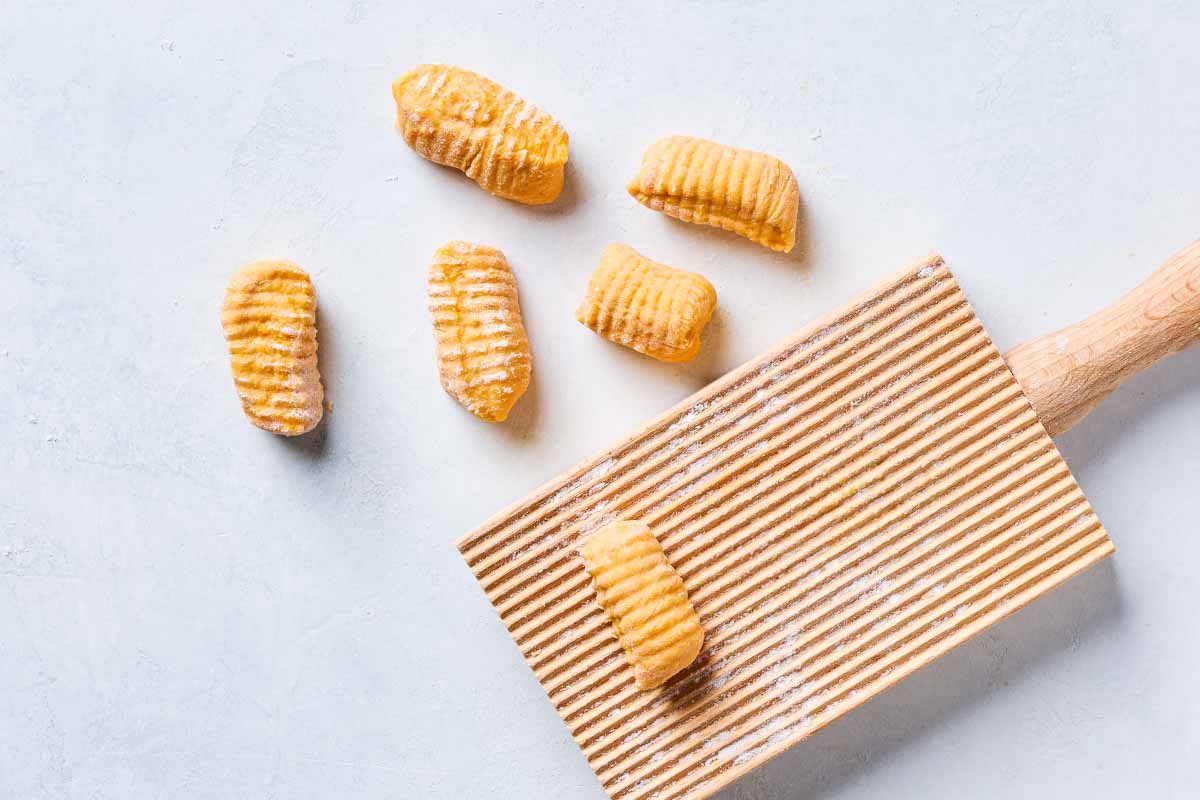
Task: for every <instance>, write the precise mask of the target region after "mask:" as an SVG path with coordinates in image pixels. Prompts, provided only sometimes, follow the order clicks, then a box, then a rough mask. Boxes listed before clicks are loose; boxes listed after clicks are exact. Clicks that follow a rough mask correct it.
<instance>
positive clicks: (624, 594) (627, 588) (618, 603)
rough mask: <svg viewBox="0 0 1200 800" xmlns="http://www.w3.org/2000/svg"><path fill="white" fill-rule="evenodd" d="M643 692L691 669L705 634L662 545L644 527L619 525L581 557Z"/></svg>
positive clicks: (594, 538) (604, 532) (591, 543)
mask: <svg viewBox="0 0 1200 800" xmlns="http://www.w3.org/2000/svg"><path fill="white" fill-rule="evenodd" d="M581 555H582V556H583V562H584V566H585V567H586V568H587V571H588V573H589V574H590V575H591V576H592V582H593V584H594V586H595V588H596V596H597V597H598V598H599V600H600V605H601V606H602V607H603V608H604V610H605V611H606V612H608V616H609V618H610V619H611V620H612V624H613V627H614V628H616V631H617V637H618V638H619V639H620V640H621V647H622V648H624V650H625V656H626V658H627V659H628V660H629V665H630V666H631V667H633V679H634V681H635V682H636V683H637V685H638V688H639V689H653V688H655V687H656V686H661V685H662V684H664V683H666V682H667V680H668V679H669V678H670V677H671V676H672V675H674V674H675V673H677V672H679V671H680V670H682V669H683V668H684V667H686V666H687V665H688V664H691V663H692V662H693V661H694V660H695V659H696V656H697V655H698V654H699V653H700V647H701V646H702V645H703V644H704V628H702V627H701V625H700V618H699V617H698V616H697V615H696V610H695V609H694V608H692V603H691V601H690V600H689V599H688V593H687V589H686V588H684V585H683V581H682V580H680V578H679V574H678V573H676V572H675V569H674V567H672V566H671V564H670V563H669V562H668V561H667V556H666V554H665V553H663V549H662V545H660V544H659V543H658V539H655V538H654V534H653V533H651V532H650V529H649V528H648V527H646V525H645V523H642V522H626V521H622V522H614V523H612V524H610V525H606V526H605V527H604V528H601V529H600V531H599V532H598V533H596V534H595V535H594V536H592V537H591V538H590V539H588V540H587V542H586V543H584V545H583V550H582V551H581Z"/></svg>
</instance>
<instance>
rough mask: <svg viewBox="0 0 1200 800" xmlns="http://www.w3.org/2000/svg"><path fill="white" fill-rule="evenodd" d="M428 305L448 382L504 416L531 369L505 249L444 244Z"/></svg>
mask: <svg viewBox="0 0 1200 800" xmlns="http://www.w3.org/2000/svg"><path fill="white" fill-rule="evenodd" d="M428 305H429V313H430V314H431V315H432V317H433V332H434V338H435V339H436V344H437V360H438V372H439V374H440V375H441V380H442V386H443V388H445V390H446V391H447V392H448V393H449V394H450V396H452V397H453V398H454V399H456V400H457V401H458V402H459V403H460V404H462V406H463V407H464V408H466V409H467V410H468V411H470V412H471V413H472V414H474V415H475V416H477V417H479V418H481V419H484V420H487V421H488V422H502V421H504V420H505V419H506V418H507V417H508V413H509V411H511V410H512V407H513V406H514V405H515V404H516V402H517V400H519V399H520V398H521V395H523V394H525V390H526V389H527V388H529V376H530V372H531V370H532V357H531V355H530V352H529V340H528V338H527V337H526V335H525V325H524V323H523V322H522V319H521V306H520V303H519V302H518V299H517V282H516V278H515V277H514V276H513V273H512V270H511V269H510V268H509V266H508V261H507V259H505V257H504V253H502V252H500V251H499V250H497V249H496V248H494V247H487V246H485V245H480V244H471V243H469V242H458V241H455V242H448V243H447V244H444V245H442V246H441V247H440V248H438V250H437V252H436V253H434V256H433V263H432V264H431V265H430V267H429V288H428Z"/></svg>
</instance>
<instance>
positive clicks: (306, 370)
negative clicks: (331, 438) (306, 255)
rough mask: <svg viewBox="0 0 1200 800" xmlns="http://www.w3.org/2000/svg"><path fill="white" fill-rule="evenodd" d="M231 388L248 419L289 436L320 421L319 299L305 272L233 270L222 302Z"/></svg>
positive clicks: (271, 267) (279, 265)
mask: <svg viewBox="0 0 1200 800" xmlns="http://www.w3.org/2000/svg"><path fill="white" fill-rule="evenodd" d="M221 329H222V331H223V332H224V334H225V339H226V340H227V342H228V344H229V358H230V364H231V367H232V371H233V383H234V386H235V387H236V388H237V393H238V397H240V398H241V401H242V410H243V411H244V412H245V414H246V417H247V418H248V419H249V420H250V421H251V422H252V423H254V424H255V425H257V426H258V427H259V428H262V429H263V430H267V431H270V432H271V433H278V434H282V435H284V436H297V435H299V434H302V433H308V432H309V431H311V430H312V429H313V428H315V427H316V426H317V423H319V422H320V421H321V415H322V407H321V402H322V400H323V399H324V397H325V390H324V388H323V387H322V386H321V375H320V372H319V371H318V370H317V296H316V292H315V290H314V289H313V284H312V279H310V278H309V276H308V273H307V272H305V271H304V270H302V269H301V268H300V267H298V266H296V265H295V264H292V263H290V262H287V261H256V262H254V263H253V264H250V265H248V266H246V267H243V268H242V269H240V270H238V271H237V272H236V273H234V275H233V277H232V278H230V280H229V284H228V286H227V287H226V289H225V299H224V302H223V303H222V304H221Z"/></svg>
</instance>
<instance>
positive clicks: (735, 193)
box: [629, 136, 800, 252]
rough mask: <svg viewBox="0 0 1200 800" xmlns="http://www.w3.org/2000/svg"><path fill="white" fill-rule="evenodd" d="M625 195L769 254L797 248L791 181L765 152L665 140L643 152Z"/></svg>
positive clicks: (796, 204)
mask: <svg viewBox="0 0 1200 800" xmlns="http://www.w3.org/2000/svg"><path fill="white" fill-rule="evenodd" d="M629 194H631V195H632V196H633V198H634V199H635V200H637V201H638V202H639V203H641V204H642V205H644V206H646V207H647V208H652V209H654V210H655V211H661V212H662V213H664V214H666V215H667V216H669V217H675V218H676V219H681V220H683V221H684V222H695V223H697V224H700V225H710V226H712V227H714V228H722V229H724V230H727V231H732V232H733V233H736V234H738V235H739V236H744V237H746V238H747V239H749V240H751V241H753V242H757V243H758V244H761V245H764V246H766V247H769V248H771V249H772V250H779V251H782V252H788V251H790V250H791V249H792V247H793V246H795V244H796V215H797V214H798V213H799V210H800V190H799V189H798V187H797V186H796V178H795V176H794V175H792V170H791V169H790V168H789V167H788V165H787V164H785V163H783V162H782V161H780V160H779V159H778V158H775V157H774V156H769V155H767V154H765V153H756V152H754V151H751V150H741V149H739V148H736V147H729V146H727V145H723V144H717V143H716V142H709V141H706V140H704V139H697V138H695V137H694V136H668V137H667V138H665V139H659V140H658V141H657V142H655V143H654V144H652V145H650V147H649V148H647V149H646V152H645V154H644V155H643V156H642V166H641V168H640V169H639V170H638V172H637V174H636V175H634V176H633V180H632V181H630V182H629Z"/></svg>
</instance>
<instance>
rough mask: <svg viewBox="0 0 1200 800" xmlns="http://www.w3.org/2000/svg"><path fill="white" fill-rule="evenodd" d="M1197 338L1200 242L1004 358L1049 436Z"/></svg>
mask: <svg viewBox="0 0 1200 800" xmlns="http://www.w3.org/2000/svg"><path fill="white" fill-rule="evenodd" d="M1197 341H1200V242H1194V243H1192V244H1191V245H1190V246H1188V247H1186V248H1184V249H1183V250H1181V251H1180V252H1178V253H1176V254H1175V255H1174V256H1172V257H1171V259H1170V260H1169V261H1167V263H1166V264H1164V265H1163V266H1162V267H1161V268H1160V269H1159V270H1158V272H1156V273H1154V274H1153V275H1151V276H1150V277H1149V278H1148V279H1147V280H1146V282H1145V283H1143V284H1142V285H1141V286H1139V287H1137V288H1136V289H1134V290H1133V291H1132V292H1130V293H1129V294H1127V295H1125V296H1124V297H1123V298H1121V299H1120V300H1118V301H1117V302H1116V303H1114V304H1113V305H1111V306H1109V307H1108V308H1106V309H1104V310H1102V311H1099V312H1097V313H1096V314H1093V315H1092V316H1090V317H1088V318H1087V319H1085V320H1084V321H1083V322H1079V323H1076V324H1074V325H1071V326H1069V327H1066V328H1063V329H1062V330H1061V331H1057V332H1056V333H1051V334H1048V335H1046V336H1040V337H1038V338H1037V339H1033V340H1032V341H1029V342H1026V343H1025V344H1023V345H1021V346H1019V347H1017V348H1014V349H1013V350H1010V351H1009V353H1008V355H1006V356H1005V357H1004V358H1005V360H1006V361H1008V366H1009V368H1010V369H1011V370H1012V372H1013V375H1015V376H1016V378H1017V381H1018V382H1019V383H1020V384H1021V386H1022V388H1024V389H1025V395H1026V397H1028V398H1029V401H1030V402H1031V403H1032V404H1033V409H1034V411H1036V412H1037V414H1038V416H1039V417H1041V420H1042V424H1043V425H1045V426H1046V430H1048V431H1049V432H1050V435H1051V436H1057V435H1058V434H1060V433H1062V432H1064V431H1066V430H1067V429H1069V428H1070V427H1071V426H1073V425H1074V424H1075V423H1076V422H1079V421H1080V420H1081V419H1083V418H1084V417H1085V416H1087V413H1088V412H1089V411H1091V410H1092V409H1093V408H1095V407H1096V405H1097V404H1099V402H1100V401H1101V400H1103V399H1104V398H1105V397H1107V396H1108V394H1109V393H1110V392H1112V391H1113V390H1114V389H1116V388H1117V387H1118V386H1120V385H1121V384H1122V383H1124V382H1125V381H1127V380H1129V379H1130V378H1132V377H1133V376H1134V375H1136V374H1137V373H1139V372H1141V371H1142V370H1144V369H1147V368H1149V367H1151V366H1153V365H1154V364H1156V363H1158V362H1159V361H1161V360H1162V359H1164V358H1166V357H1167V356H1169V355H1171V354H1172V353H1178V352H1179V351H1180V350H1183V349H1185V348H1187V347H1190V346H1191V345H1193V344H1196V342H1197Z"/></svg>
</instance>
